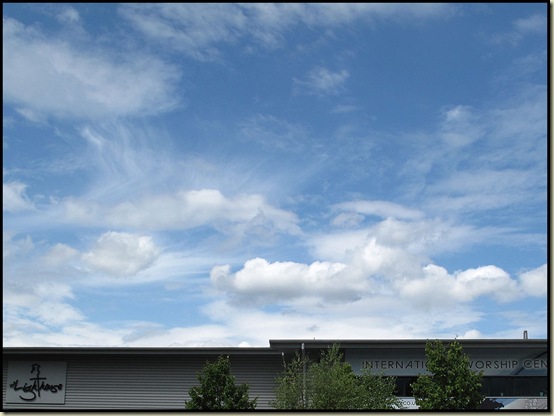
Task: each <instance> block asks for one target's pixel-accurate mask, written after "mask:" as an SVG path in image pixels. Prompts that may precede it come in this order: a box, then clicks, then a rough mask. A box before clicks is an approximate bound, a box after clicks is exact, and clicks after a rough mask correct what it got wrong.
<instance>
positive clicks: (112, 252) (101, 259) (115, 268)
mask: <svg viewBox="0 0 554 416" xmlns="http://www.w3.org/2000/svg"><path fill="white" fill-rule="evenodd" d="M158 255H159V249H158V248H157V247H156V245H155V244H154V241H153V240H152V237H150V236H145V235H137V234H129V233H120V232H115V231H109V232H107V233H104V234H102V235H101V236H100V238H98V240H97V241H96V243H95V245H94V247H93V248H92V250H91V251H89V252H87V253H85V254H83V260H84V261H85V262H86V263H87V264H88V265H89V266H91V267H92V268H93V269H95V270H98V271H100V272H104V273H108V274H110V275H115V276H130V275H134V274H137V273H138V272H140V271H141V270H144V269H146V268H148V267H149V266H150V265H152V263H153V262H154V261H155V260H156V259H157V257H158Z"/></svg>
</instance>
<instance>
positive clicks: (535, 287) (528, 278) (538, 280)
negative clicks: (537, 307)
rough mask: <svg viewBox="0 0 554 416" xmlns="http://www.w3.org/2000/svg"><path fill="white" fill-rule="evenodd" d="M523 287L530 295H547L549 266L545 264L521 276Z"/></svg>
mask: <svg viewBox="0 0 554 416" xmlns="http://www.w3.org/2000/svg"><path fill="white" fill-rule="evenodd" d="M519 280H520V284H521V288H522V289H523V291H524V292H525V293H526V294H529V295H530V296H539V297H545V296H546V295H547V293H548V290H547V288H548V266H547V265H546V264H543V265H542V266H541V267H538V268H536V269H533V270H529V271H527V272H524V273H521V275H520V276H519Z"/></svg>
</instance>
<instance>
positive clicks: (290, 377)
mask: <svg viewBox="0 0 554 416" xmlns="http://www.w3.org/2000/svg"><path fill="white" fill-rule="evenodd" d="M309 365H310V360H309V359H308V358H307V357H301V356H300V354H298V353H297V354H296V355H295V356H294V358H293V359H292V361H291V362H290V363H285V364H284V371H283V373H282V374H281V375H279V376H278V377H277V378H276V381H277V387H276V388H275V401H274V402H272V403H271V405H272V406H273V407H275V408H277V409H281V410H306V409H307V408H308V405H307V400H306V394H305V383H304V380H305V376H304V370H305V368H307V367H308V366H309Z"/></svg>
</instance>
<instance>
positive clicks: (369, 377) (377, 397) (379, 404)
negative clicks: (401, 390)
mask: <svg viewBox="0 0 554 416" xmlns="http://www.w3.org/2000/svg"><path fill="white" fill-rule="evenodd" d="M358 380H359V383H360V385H359V388H360V391H359V393H358V395H357V397H358V398H357V400H358V403H357V405H356V408H357V409H367V410H390V409H401V408H402V401H401V400H400V398H398V397H397V396H396V395H395V394H394V391H395V390H396V378H395V377H389V376H385V375H383V374H379V375H374V374H372V373H371V371H370V370H369V369H366V368H364V369H363V370H362V375H361V376H358Z"/></svg>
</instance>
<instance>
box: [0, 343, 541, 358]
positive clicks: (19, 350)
mask: <svg viewBox="0 0 554 416" xmlns="http://www.w3.org/2000/svg"><path fill="white" fill-rule="evenodd" d="M427 341H433V339H429V340H427V339H378V340H369V339H317V340H316V339H277V340H269V347H3V348H2V354H3V355H14V354H43V355H56V354H71V355H85V354H89V355H90V354H105V355H159V354H166V355H179V354H186V355H203V354H208V355H212V354H228V355H244V354H251V353H254V354H260V355H277V354H281V351H283V350H296V349H299V348H301V346H302V344H304V346H305V348H310V349H312V348H326V347H328V346H330V345H332V344H335V343H337V344H339V345H340V346H341V347H343V348H369V349H371V348H398V349H402V348H413V347H423V346H425V344H426V343H427ZM440 341H442V342H444V343H450V342H452V341H454V339H441V340H440ZM457 341H459V342H460V344H461V345H462V346H464V347H481V348H498V347H531V348H533V347H535V348H539V347H541V348H542V347H545V346H546V344H547V342H548V340H547V339H459V340H457Z"/></svg>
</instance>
